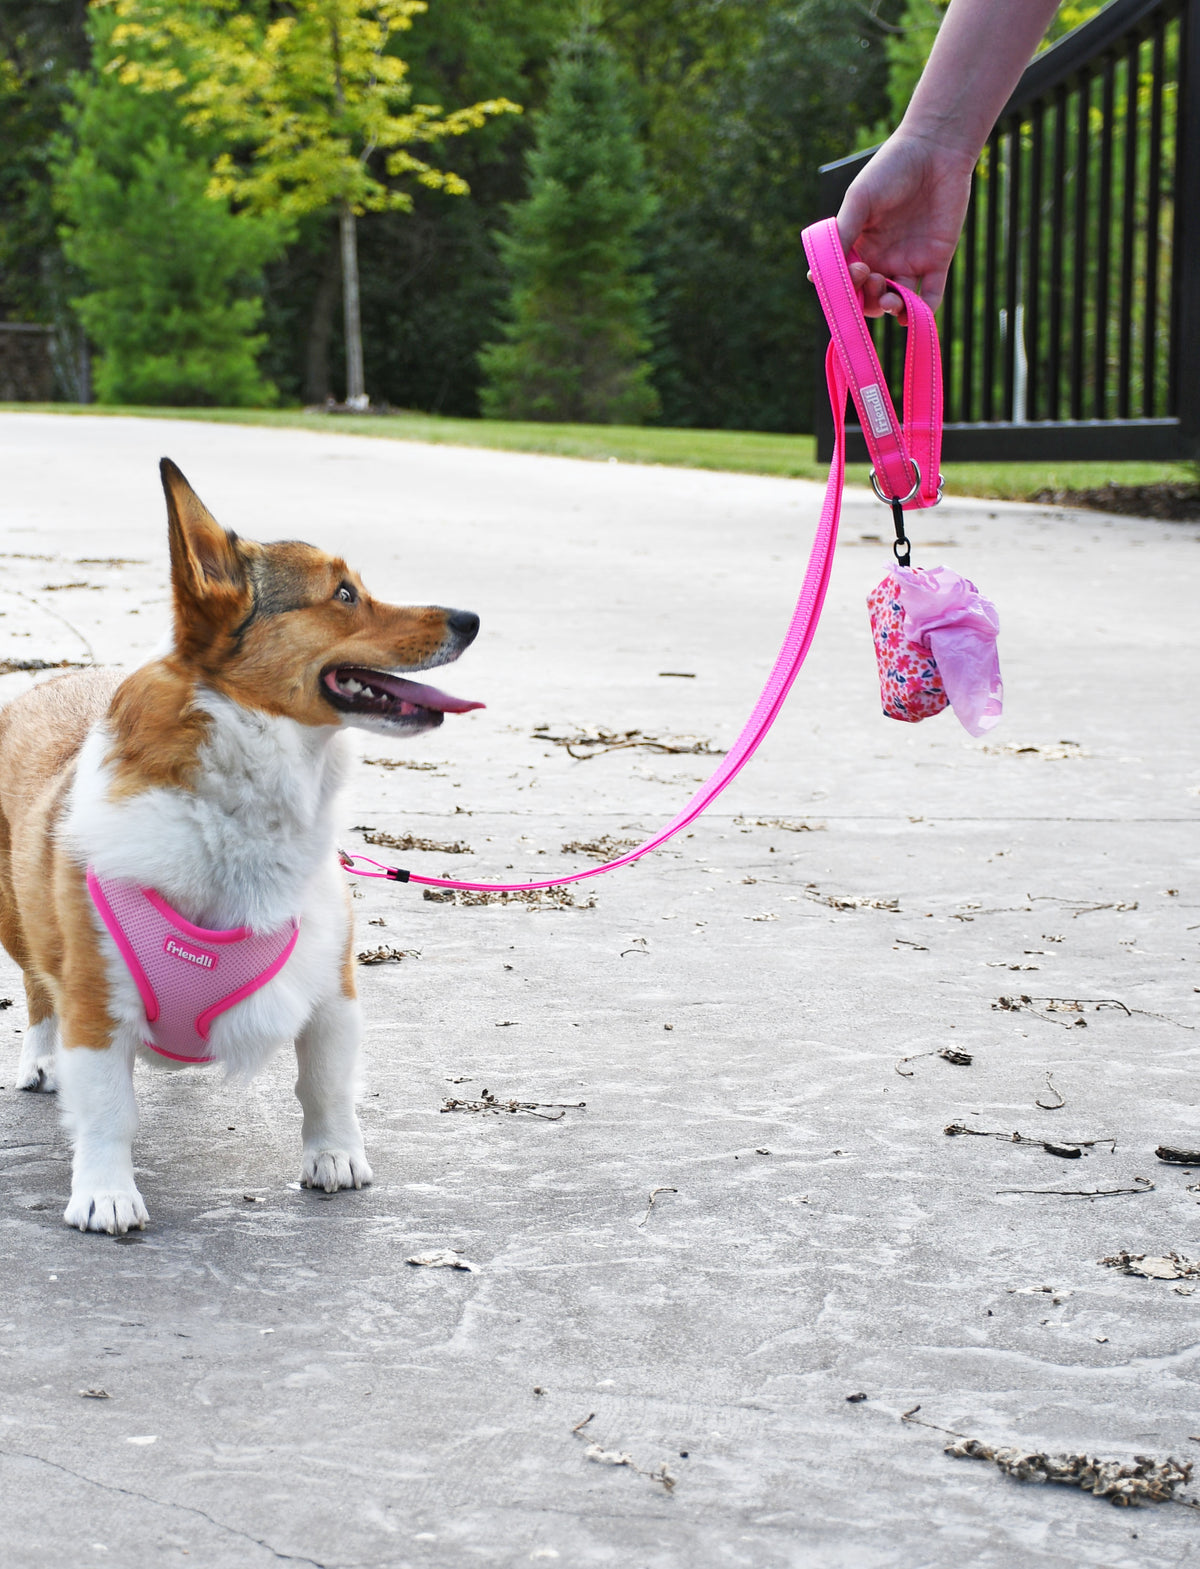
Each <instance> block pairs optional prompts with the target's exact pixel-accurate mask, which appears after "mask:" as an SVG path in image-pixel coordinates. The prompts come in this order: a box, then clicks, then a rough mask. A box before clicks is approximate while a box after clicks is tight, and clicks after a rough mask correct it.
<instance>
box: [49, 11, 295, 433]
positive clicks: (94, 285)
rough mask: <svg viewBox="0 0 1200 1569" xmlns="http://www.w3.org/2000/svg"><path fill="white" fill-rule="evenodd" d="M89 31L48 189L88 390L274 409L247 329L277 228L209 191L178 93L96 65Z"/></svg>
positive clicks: (279, 237)
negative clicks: (58, 223) (72, 285)
mask: <svg viewBox="0 0 1200 1569" xmlns="http://www.w3.org/2000/svg"><path fill="white" fill-rule="evenodd" d="M92 26H93V38H94V60H93V63H94V66H95V69H94V71H93V72H92V73H91V74H90V75H88V76H80V77H79V78H78V79H77V81H76V84H75V94H76V99H77V107H76V109H75V110H74V112H73V114H72V115H71V116H70V120H71V131H72V136H71V139H70V142H69V143H66V142H64V144H63V146H62V147H61V148H60V153H59V166H58V181H57V192H56V194H57V199H58V203H59V207H60V210H61V211H62V213H63V216H64V217H65V218H66V220H67V224H68V227H67V228H66V229H65V230H64V232H63V245H64V250H65V252H66V255H67V257H68V259H69V260H70V261H71V262H73V263H74V264H75V266H76V267H77V268H78V270H79V273H80V274H81V275H82V277H83V279H84V281H85V285H86V287H87V292H86V293H85V294H84V295H83V296H82V297H81V298H79V299H77V300H76V301H74V302H73V303H74V304H75V305H76V307H77V308H78V311H79V314H80V317H81V318H82V320H83V323H84V326H85V327H86V328H87V331H88V334H89V336H90V338H91V339H92V341H93V342H94V344H95V346H96V348H97V349H98V350H99V357H98V360H97V363H96V367H95V388H96V395H97V398H98V400H99V401H100V402H101V403H156V404H199V405H215V404H225V405H243V406H245V405H261V404H268V403H273V402H274V401H275V398H276V393H275V389H274V387H272V386H271V384H270V383H269V382H268V381H267V380H265V378H264V377H263V376H262V375H261V374H260V372H259V369H258V365H257V358H258V355H259V353H260V352H261V350H262V348H263V346H264V344H265V342H266V338H265V335H262V334H258V333H256V332H255V328H256V327H257V326H258V324H259V318H260V316H261V313H262V301H261V299H260V298H259V293H260V288H261V278H260V273H261V269H262V267H263V265H264V263H265V262H266V261H267V260H268V259H269V258H270V257H271V255H272V254H274V253H275V252H277V251H278V250H279V249H280V248H281V246H282V243H283V241H284V239H285V238H286V226H285V225H284V224H282V223H280V222H279V221H278V220H277V219H274V218H259V217H254V216H251V215H249V214H234V213H232V212H231V211H230V205H229V200H228V198H227V197H218V198H214V197H213V196H211V195H210V194H208V188H209V185H210V181H211V176H212V152H211V149H209V148H206V147H205V146H204V145H203V143H202V142H199V141H198V140H197V138H196V137H195V135H193V134H192V133H190V132H189V130H188V129H187V127H186V125H185V124H184V119H183V112H182V109H181V107H180V105H179V103H178V102H177V99H176V96H175V95H173V94H171V93H169V92H162V93H156V94H153V95H150V94H146V93H142V92H139V91H138V89H137V88H136V87H134V86H131V85H127V84H126V83H124V82H122V81H121V80H120V78H119V77H118V76H117V75H116V74H114V73H113V72H111V71H109V70H106V69H105V66H106V65H107V64H108V62H109V61H110V60H111V57H112V56H111V46H110V36H111V33H112V29H113V23H112V21H111V20H110V19H108V18H107V17H105V16H104V15H103V14H99V15H98V14H96V13H95V12H93V16H92Z"/></svg>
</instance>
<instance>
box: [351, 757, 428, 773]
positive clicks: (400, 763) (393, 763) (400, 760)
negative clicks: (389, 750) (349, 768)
mask: <svg viewBox="0 0 1200 1569" xmlns="http://www.w3.org/2000/svg"><path fill="white" fill-rule="evenodd" d="M363 762H364V763H369V764H370V766H371V767H372V768H411V769H413V770H414V771H415V772H417V773H422V774H431V773H433V772H435V770H436V769H437V768H439V767H440V766H441V765H440V764H438V763H423V762H420V761H418V760H417V759H416V758H415V757H364V758H363Z"/></svg>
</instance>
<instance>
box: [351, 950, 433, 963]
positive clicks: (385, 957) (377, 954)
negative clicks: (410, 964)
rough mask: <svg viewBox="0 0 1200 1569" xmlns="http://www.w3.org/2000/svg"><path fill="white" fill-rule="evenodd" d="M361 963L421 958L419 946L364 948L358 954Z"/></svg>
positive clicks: (396, 961) (398, 961)
mask: <svg viewBox="0 0 1200 1569" xmlns="http://www.w3.org/2000/svg"><path fill="white" fill-rule="evenodd" d="M355 957H356V958H357V960H358V962H359V964H390V963H396V964H399V963H400V961H401V959H419V958H420V957H421V950H420V949H419V948H364V949H363V951H362V953H360V954H356V955H355Z"/></svg>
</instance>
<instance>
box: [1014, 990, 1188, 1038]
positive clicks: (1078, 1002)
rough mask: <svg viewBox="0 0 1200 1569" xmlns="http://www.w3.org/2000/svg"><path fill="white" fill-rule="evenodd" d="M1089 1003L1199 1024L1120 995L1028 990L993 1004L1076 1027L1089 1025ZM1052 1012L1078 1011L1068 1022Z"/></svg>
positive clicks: (1098, 1010) (1101, 1008)
mask: <svg viewBox="0 0 1200 1569" xmlns="http://www.w3.org/2000/svg"><path fill="white" fill-rule="evenodd" d="M1035 1003H1041V1004H1043V1007H1042V1008H1041V1009H1039V1008H1037V1007H1035V1006H1034V1004H1035ZM1089 1006H1090V1007H1091V1008H1092V1010H1093V1012H1095V1013H1102V1012H1103V1011H1104V1010H1105V1009H1108V1008H1115V1009H1117V1010H1119V1011H1120V1012H1121V1013H1123V1014H1124V1015H1125V1017H1126V1018H1127V1019H1131V1018H1132V1017H1133V1015H1134V1014H1135V1013H1136V1014H1140V1015H1141V1017H1142V1018H1144V1019H1159V1020H1161V1022H1162V1023H1163V1024H1173V1025H1174V1026H1175V1028H1176V1029H1178V1030H1194V1029H1195V1028H1196V1026H1195V1025H1194V1024H1184V1023H1182V1022H1181V1021H1180V1020H1179V1019H1172V1018H1170V1017H1169V1016H1168V1015H1167V1014H1165V1013H1155V1012H1153V1011H1152V1010H1151V1009H1149V1008H1131V1007H1130V1006H1129V1005H1128V1003H1124V1002H1122V1001H1121V1000H1120V998H1119V997H1036V996H1034V997H1031V996H1030V995H1029V994H1028V993H1026V992H1022V993H1021V994H1020V995H1019V996H1012V997H997V998H996V1000H995V1002H994V1003H993V1004H992V1008H993V1009H996V1010H999V1011H1000V1012H1001V1013H1020V1012H1021V1011H1022V1009H1024V1010H1025V1011H1026V1012H1027V1013H1032V1014H1033V1016H1034V1018H1036V1019H1046V1022H1047V1023H1049V1024H1061V1025H1062V1027H1063V1029H1065V1030H1069V1029H1072V1028H1075V1027H1078V1028H1079V1029H1086V1028H1087V1020H1086V1019H1084V1018H1082V1017H1079V1015H1082V1014H1084V1013H1086V1012H1087V1009H1088V1007H1089ZM1052 1013H1070V1014H1074V1015H1076V1017H1074V1018H1072V1020H1071V1022H1070V1023H1069V1024H1068V1023H1066V1022H1064V1021H1063V1020H1062V1019H1051V1018H1049V1017H1048V1015H1050V1014H1052Z"/></svg>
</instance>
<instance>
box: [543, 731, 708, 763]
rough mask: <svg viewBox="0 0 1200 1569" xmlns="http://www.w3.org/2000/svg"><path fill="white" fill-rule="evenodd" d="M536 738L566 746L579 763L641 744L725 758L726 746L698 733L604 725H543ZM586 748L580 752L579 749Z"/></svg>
mask: <svg viewBox="0 0 1200 1569" xmlns="http://www.w3.org/2000/svg"><path fill="white" fill-rule="evenodd" d="M533 736H534V740H535V741H550V742H552V743H553V744H554V745H555V746H562V747H565V748H566V750H567V752H568V754H569V755H570V756H571V757H573V758H575V759H576V761H578V762H586V761H587V759H588V758H589V757H599V756H600V755H601V753H603V752H621V751H625V750H626V749H628V748H631V747H641V748H642V749H643V750H645V751H647V752H672V753H679V754H682V755H685V756H686V755H692V756H697V755H698V756H701V757H724V756H725V748H724V747H720V746H714V745H713V744H712V742H711V741H707V740H705V739H703V738H702V737H701V736H694V735H677V736H662V735H647V734H645V733H644V732H643V731H641V730H608V729H606V728H605V726H604V725H589V726H587V727H586V728H585V729H582V730H576V731H575V732H573V733H572V734H570V735H552V734H551V732H550V727H549V725H542V726H539V727H538V729H536V730H535V731H534V732H533ZM577 747H581V748H583V750H582V751H577V750H576V748H577Z"/></svg>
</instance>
